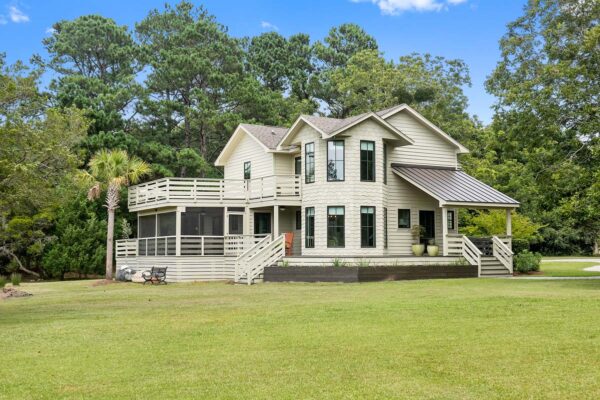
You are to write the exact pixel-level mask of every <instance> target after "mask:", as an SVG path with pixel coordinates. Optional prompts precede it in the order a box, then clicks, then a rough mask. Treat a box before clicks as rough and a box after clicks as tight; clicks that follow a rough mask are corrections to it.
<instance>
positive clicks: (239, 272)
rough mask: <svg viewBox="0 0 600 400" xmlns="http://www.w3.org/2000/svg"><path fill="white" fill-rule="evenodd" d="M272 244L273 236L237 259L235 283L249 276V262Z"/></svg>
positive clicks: (260, 241) (255, 245) (261, 241)
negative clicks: (247, 269) (246, 268)
mask: <svg viewBox="0 0 600 400" xmlns="http://www.w3.org/2000/svg"><path fill="white" fill-rule="evenodd" d="M270 242H271V235H267V236H265V237H264V238H262V239H261V240H259V241H258V242H257V243H256V244H254V245H253V246H251V247H250V248H248V249H247V250H246V251H244V252H243V253H242V254H240V255H239V256H238V257H237V258H236V260H235V273H234V278H233V280H234V282H239V281H240V279H241V278H242V277H243V276H245V275H246V274H247V271H246V270H245V267H246V266H247V265H248V260H250V258H252V257H253V256H254V255H256V254H257V253H258V252H259V251H261V250H262V249H263V248H265V246H267V245H268V244H269V243H270Z"/></svg>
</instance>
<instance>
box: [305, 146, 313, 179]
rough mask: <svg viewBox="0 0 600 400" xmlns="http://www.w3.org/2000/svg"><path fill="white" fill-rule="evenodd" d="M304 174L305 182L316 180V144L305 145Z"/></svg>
mask: <svg viewBox="0 0 600 400" xmlns="http://www.w3.org/2000/svg"><path fill="white" fill-rule="evenodd" d="M304 157H305V165H304V174H305V182H306V183H312V182H314V181H315V144H314V143H307V144H306V145H305V147H304Z"/></svg>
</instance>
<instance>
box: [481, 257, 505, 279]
mask: <svg viewBox="0 0 600 400" xmlns="http://www.w3.org/2000/svg"><path fill="white" fill-rule="evenodd" d="M481 276H484V277H497V276H510V271H509V270H508V269H507V268H506V267H505V266H504V265H502V263H501V262H500V261H499V260H498V259H497V258H496V257H489V256H484V257H481Z"/></svg>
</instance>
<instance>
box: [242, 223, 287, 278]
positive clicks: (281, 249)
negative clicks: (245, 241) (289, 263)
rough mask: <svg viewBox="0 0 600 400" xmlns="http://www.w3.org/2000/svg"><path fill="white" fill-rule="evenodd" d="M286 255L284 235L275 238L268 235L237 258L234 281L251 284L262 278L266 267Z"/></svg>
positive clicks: (274, 263)
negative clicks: (272, 238)
mask: <svg viewBox="0 0 600 400" xmlns="http://www.w3.org/2000/svg"><path fill="white" fill-rule="evenodd" d="M284 256H285V237H284V235H281V236H279V237H278V238H276V239H274V240H271V236H267V237H265V238H264V239H263V240H261V241H260V242H258V243H256V244H255V245H254V246H252V247H251V248H250V249H248V250H247V251H246V252H244V253H243V254H241V255H240V256H239V257H238V258H237V259H236V261H235V278H234V281H235V282H236V283H245V284H248V285H251V284H252V283H255V282H256V281H259V280H262V275H263V272H264V270H265V268H266V267H270V266H273V265H276V264H277V262H278V261H279V260H281V259H282V258H283V257H284Z"/></svg>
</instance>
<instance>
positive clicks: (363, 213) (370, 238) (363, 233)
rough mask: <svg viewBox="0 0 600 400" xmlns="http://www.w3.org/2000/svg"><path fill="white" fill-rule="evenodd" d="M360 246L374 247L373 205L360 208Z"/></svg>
mask: <svg viewBox="0 0 600 400" xmlns="http://www.w3.org/2000/svg"><path fill="white" fill-rule="evenodd" d="M360 247H375V207H369V206H363V207H361V208H360Z"/></svg>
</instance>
